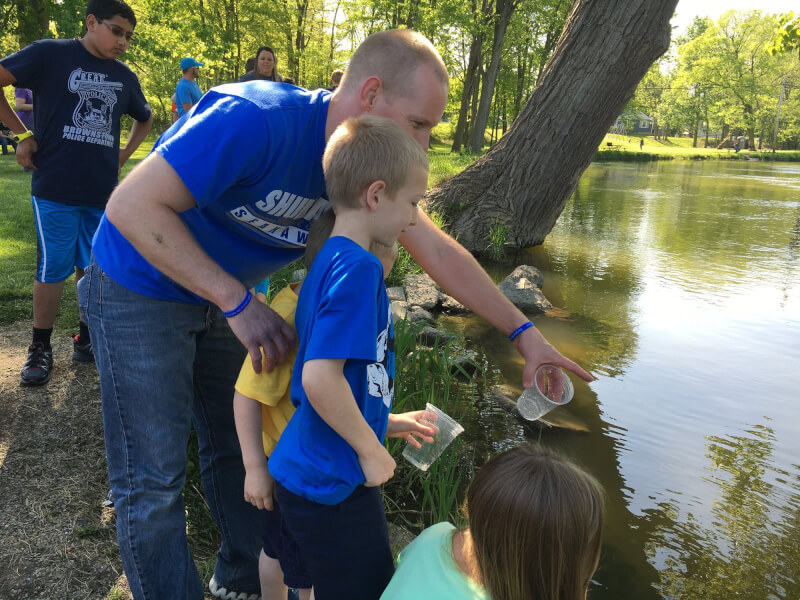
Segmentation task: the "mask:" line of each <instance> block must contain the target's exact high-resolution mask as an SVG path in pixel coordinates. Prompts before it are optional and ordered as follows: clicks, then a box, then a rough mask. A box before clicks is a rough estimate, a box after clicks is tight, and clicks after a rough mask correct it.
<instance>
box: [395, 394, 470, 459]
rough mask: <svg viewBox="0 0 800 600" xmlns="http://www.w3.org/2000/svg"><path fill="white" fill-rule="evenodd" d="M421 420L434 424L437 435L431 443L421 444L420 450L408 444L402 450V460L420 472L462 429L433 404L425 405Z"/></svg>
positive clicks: (437, 456)
mask: <svg viewBox="0 0 800 600" xmlns="http://www.w3.org/2000/svg"><path fill="white" fill-rule="evenodd" d="M422 420H424V421H428V422H429V423H433V424H435V425H436V426H437V427H438V428H439V433H437V434H435V435H434V436H433V442H431V443H430V444H425V443H423V444H422V448H416V447H414V446H413V445H412V444H410V443H406V447H405V449H404V450H403V458H405V459H406V460H407V461H408V462H410V463H411V464H412V465H414V466H415V467H417V468H418V469H420V470H422V471H427V470H428V468H430V466H431V464H433V461H435V460H436V459H437V458H439V456H440V455H441V453H442V452H444V449H445V448H447V446H449V445H450V442H452V441H453V440H454V439H456V436H458V434H459V433H461V432H462V431H464V428H463V427H462V426H461V425H459V424H458V423H456V422H455V421H454V420H453V418H452V417H450V416H449V415H447V414H445V413H443V412H442V411H441V410H439V409H438V408H436V407H435V406H434V405H433V404H430V403H428V404H426V405H425V414H424V415H423V417H422Z"/></svg>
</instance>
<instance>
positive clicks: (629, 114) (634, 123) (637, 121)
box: [609, 110, 653, 135]
mask: <svg viewBox="0 0 800 600" xmlns="http://www.w3.org/2000/svg"><path fill="white" fill-rule="evenodd" d="M609 133H617V134H620V135H633V134H634V133H644V134H652V133H653V118H652V117H651V116H650V115H646V114H645V113H643V112H639V111H638V110H637V111H626V112H625V113H624V114H622V115H620V116H619V117H618V118H617V121H616V122H615V123H614V125H613V126H612V127H611V129H610V130H609Z"/></svg>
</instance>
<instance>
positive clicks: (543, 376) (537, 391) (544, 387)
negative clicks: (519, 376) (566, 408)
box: [517, 365, 574, 421]
mask: <svg viewBox="0 0 800 600" xmlns="http://www.w3.org/2000/svg"><path fill="white" fill-rule="evenodd" d="M573 393H574V389H573V387H572V382H571V381H570V379H569V377H567V375H566V373H564V371H562V370H561V369H559V368H558V367H556V366H555V365H542V366H540V367H539V368H538V369H536V374H535V375H534V376H533V387H531V388H529V389H527V390H525V391H524V392H522V395H521V396H520V397H519V399H518V400H517V410H519V414H521V415H522V416H523V417H525V418H526V419H528V420H529V421H535V420H536V419H539V418H541V417H543V416H544V415H546V414H547V413H549V412H550V411H551V410H553V409H554V408H555V407H556V406H562V405H564V404H566V403H567V402H569V401H570V400H572V395H573Z"/></svg>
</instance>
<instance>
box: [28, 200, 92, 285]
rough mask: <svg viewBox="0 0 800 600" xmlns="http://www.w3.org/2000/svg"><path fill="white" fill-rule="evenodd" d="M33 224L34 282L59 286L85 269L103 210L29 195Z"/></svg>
mask: <svg viewBox="0 0 800 600" xmlns="http://www.w3.org/2000/svg"><path fill="white" fill-rule="evenodd" d="M31 201H32V203H33V221H34V224H35V225H36V242H37V244H36V281H41V282H42V283H59V282H61V281H64V280H65V279H66V278H67V277H69V276H70V275H72V273H73V272H74V271H75V268H76V267H77V268H79V269H85V268H86V267H87V266H88V265H89V261H90V260H91V254H92V238H93V237H94V232H95V231H96V230H97V226H98V225H99V224H100V219H101V217H102V216H103V209H102V208H97V207H94V206H69V205H67V204H61V203H60V202H52V201H50V200H43V199H42V198H39V197H37V196H31Z"/></svg>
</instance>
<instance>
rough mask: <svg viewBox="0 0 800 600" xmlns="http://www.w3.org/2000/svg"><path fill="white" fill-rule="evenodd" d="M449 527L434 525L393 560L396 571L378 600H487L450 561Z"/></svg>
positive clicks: (450, 542)
mask: <svg viewBox="0 0 800 600" xmlns="http://www.w3.org/2000/svg"><path fill="white" fill-rule="evenodd" d="M455 529H456V528H455V527H453V526H452V525H451V524H450V523H437V524H436V525H433V526H432V527H428V528H427V529H426V530H425V531H423V532H422V533H420V534H419V536H417V539H415V540H414V541H413V542H411V543H410V544H409V545H408V546H407V547H406V549H405V550H403V551H402V552H401V553H400V557H399V558H398V559H397V571H396V572H395V574H394V577H392V580H391V581H390V582H389V586H388V587H387V588H386V590H385V591H384V592H383V595H382V596H381V600H489V595H488V594H487V593H486V590H485V589H483V587H482V586H480V585H479V584H477V583H475V582H474V581H472V580H471V579H470V578H469V577H467V576H466V575H465V574H464V572H463V571H461V569H459V568H458V565H456V562H455V560H454V559H453V532H454V531H455Z"/></svg>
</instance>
